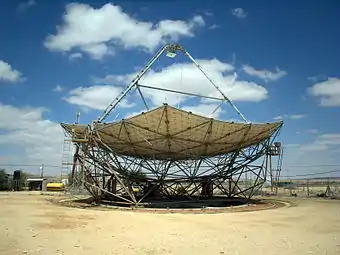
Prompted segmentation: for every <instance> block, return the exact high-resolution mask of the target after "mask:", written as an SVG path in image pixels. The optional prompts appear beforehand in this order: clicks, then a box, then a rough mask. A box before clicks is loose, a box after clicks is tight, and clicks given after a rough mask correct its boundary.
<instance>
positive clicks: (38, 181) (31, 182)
mask: <svg viewBox="0 0 340 255" xmlns="http://www.w3.org/2000/svg"><path fill="white" fill-rule="evenodd" d="M26 182H27V186H28V190H42V191H43V190H46V184H47V179H45V178H28V179H27V180H26Z"/></svg>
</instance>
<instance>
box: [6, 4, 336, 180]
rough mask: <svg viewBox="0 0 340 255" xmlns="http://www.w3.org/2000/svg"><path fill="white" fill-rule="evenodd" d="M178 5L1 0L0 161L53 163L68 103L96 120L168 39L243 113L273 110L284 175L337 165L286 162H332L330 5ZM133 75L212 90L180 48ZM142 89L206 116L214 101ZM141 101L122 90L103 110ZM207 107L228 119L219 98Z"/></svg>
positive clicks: (70, 116) (132, 108)
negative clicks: (278, 125)
mask: <svg viewBox="0 0 340 255" xmlns="http://www.w3.org/2000/svg"><path fill="white" fill-rule="evenodd" d="M185 3H186V4H185V5H183V4H181V3H180V2H179V1H122V2H119V1H117V2H115V3H114V4H113V3H112V4H110V3H108V2H106V1H79V2H77V3H72V2H70V1H39V0H35V1H33V0H29V1H26V2H25V1H23V2H21V1H7V2H5V1H3V2H1V4H0V31H1V35H2V36H1V38H2V39H1V40H0V49H1V50H0V118H1V123H0V144H2V146H1V148H0V164H42V163H45V164H50V165H56V164H60V163H61V142H62V138H63V135H62V132H61V129H60V127H59V126H58V123H59V122H73V121H74V119H75V112H76V111H77V110H80V111H81V122H82V123H88V122H90V121H91V120H93V119H94V118H96V117H97V116H98V115H99V114H101V112H102V110H103V108H104V107H105V106H106V105H107V104H108V103H109V101H110V100H111V99H112V98H113V97H115V95H116V94H117V93H119V92H120V91H121V89H122V88H123V87H122V86H124V85H126V84H127V83H128V82H129V80H130V79H131V77H132V74H134V73H135V72H136V70H138V69H139V68H140V67H142V66H143V65H144V64H145V63H146V61H147V60H148V59H149V58H151V57H152V55H153V53H154V52H155V51H156V50H157V49H158V48H159V47H160V46H161V45H162V44H163V43H165V42H179V43H180V44H181V45H183V46H184V47H185V48H186V49H187V50H188V51H189V52H190V53H191V54H192V55H193V56H194V58H196V59H198V60H199V61H200V63H201V64H202V66H203V68H205V69H206V70H207V71H208V73H209V74H211V76H212V78H213V79H214V80H216V81H217V83H218V84H219V85H220V86H221V87H222V88H223V90H224V92H225V93H226V95H227V96H229V97H230V98H231V99H233V100H234V102H235V104H236V106H237V107H238V108H239V109H240V110H241V112H242V113H243V114H244V115H245V116H246V117H247V118H248V119H249V120H251V121H254V122H270V121H275V120H277V119H280V118H283V120H284V127H283V129H282V132H281V135H280V137H279V139H280V140H281V141H282V142H283V143H284V145H285V157H284V168H287V169H288V170H289V173H290V174H301V173H306V172H322V171H328V170H334V169H337V168H340V166H329V167H326V166H322V167H321V166H320V167H308V168H307V167H306V168H304V167H300V168H293V165H336V164H340V160H339V159H338V157H337V156H338V155H339V152H340V132H339V127H340V121H339V117H340V114H339V113H340V111H339V108H340V69H339V66H340V58H339V56H338V55H337V52H338V47H339V46H338V45H340V34H339V33H338V24H340V16H339V11H340V3H339V2H338V1H335V0H334V1H331V0H329V1H314V2H311V1H299V2H298V3H297V2H295V1H256V2H254V1H186V2H185ZM57 27H58V29H57ZM234 75H237V79H236V81H234V82H233V77H234ZM143 83H145V84H147V85H154V86H155V85H156V86H162V87H167V88H173V89H178V88H183V89H184V90H187V91H190V92H195V93H202V94H211V95H216V94H214V93H215V91H214V90H213V89H211V85H210V84H209V83H207V82H206V80H205V79H204V77H203V76H200V73H199V72H198V70H195V69H193V67H192V65H190V63H189V62H188V60H187V59H186V58H184V57H183V56H178V58H175V59H174V60H173V59H169V58H166V57H164V56H163V57H162V58H161V59H160V61H159V62H158V63H157V64H155V66H154V68H153V71H152V72H151V73H150V74H149V75H148V76H147V77H146V78H145V81H144V82H143ZM145 93H146V97H147V100H148V102H149V103H150V105H151V106H153V107H154V106H156V105H159V104H160V103H162V102H164V101H166V102H168V103H169V104H173V105H176V106H178V104H179V106H180V107H181V108H183V109H190V110H193V111H194V112H195V111H196V112H197V113H201V114H206V115H209V114H210V113H211V112H212V110H213V109H215V107H216V105H215V104H213V103H211V102H202V101H198V100H190V101H189V100H187V99H186V98H179V97H173V96H170V95H168V94H161V93H150V91H149V92H147V91H145ZM142 109H143V105H142V101H141V100H140V99H138V97H137V96H136V95H135V94H134V93H132V95H131V96H130V97H128V98H127V100H126V101H125V102H124V103H123V104H122V106H121V107H120V108H118V109H117V110H116V111H115V112H114V113H112V115H111V116H110V117H109V118H108V120H112V119H114V118H115V117H116V116H117V113H118V112H119V116H118V119H119V118H122V117H124V116H128V115H131V114H133V113H137V112H140V111H141V110H142ZM214 116H215V117H216V118H219V119H224V120H230V119H235V118H236V115H235V114H234V112H233V110H232V109H231V108H230V107H228V106H227V105H224V106H223V107H222V108H221V109H219V110H218V111H217V112H216V113H215V115H214ZM30 171H37V170H35V169H34V168H32V169H30ZM47 171H50V172H51V173H52V172H53V171H56V170H55V169H54V170H53V169H52V168H51V169H47Z"/></svg>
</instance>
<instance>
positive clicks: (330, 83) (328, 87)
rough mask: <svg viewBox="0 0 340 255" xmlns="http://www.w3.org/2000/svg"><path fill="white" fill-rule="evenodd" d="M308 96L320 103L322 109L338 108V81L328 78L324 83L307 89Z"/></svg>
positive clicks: (339, 87)
mask: <svg viewBox="0 0 340 255" xmlns="http://www.w3.org/2000/svg"><path fill="white" fill-rule="evenodd" d="M308 92H309V94H310V95H312V96H314V97H316V98H318V99H319V101H320V105H321V106H324V107H332V106H333V107H334V106H340V79H339V78H332V77H330V78H328V79H327V80H326V81H323V82H319V83H316V84H314V85H313V86H312V87H310V88H309V89H308Z"/></svg>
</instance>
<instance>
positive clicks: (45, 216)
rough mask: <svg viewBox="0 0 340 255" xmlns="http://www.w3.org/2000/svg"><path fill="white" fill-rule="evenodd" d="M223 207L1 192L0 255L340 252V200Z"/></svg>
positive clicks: (319, 253) (292, 253) (328, 253)
mask: <svg viewBox="0 0 340 255" xmlns="http://www.w3.org/2000/svg"><path fill="white" fill-rule="evenodd" d="M290 200H292V201H294V202H295V203H296V206H293V207H283V208H277V209H272V210H265V211H254V212H241V213H220V214H155V213H145V212H132V211H131V212H130V211H107V210H98V209H97V210H96V209H78V208H69V207H62V206H58V205H55V204H51V203H48V202H46V197H44V196H42V195H39V194H37V193H31V194H30V195H29V194H28V193H0V254H6V255H11V254H48V255H50V254H124V255H125V254H185V255H186V254H252V255H257V254H270V255H272V254H274V255H280V254H290V255H294V254H299V255H301V254H317V255H323V254H327V255H332V254H334V255H335V254H337V255H339V254H340V201H335V200H320V199H319V200H316V199H300V198H292V199H290Z"/></svg>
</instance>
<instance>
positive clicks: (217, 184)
mask: <svg viewBox="0 0 340 255" xmlns="http://www.w3.org/2000/svg"><path fill="white" fill-rule="evenodd" d="M225 180H227V178H224V179H222V180H221V181H220V180H219V179H215V180H214V181H213V182H214V184H215V185H216V187H217V188H218V189H219V190H220V191H222V193H223V194H224V195H227V194H228V191H227V190H226V189H225V188H224V187H223V184H222V183H223V182H225Z"/></svg>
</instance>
